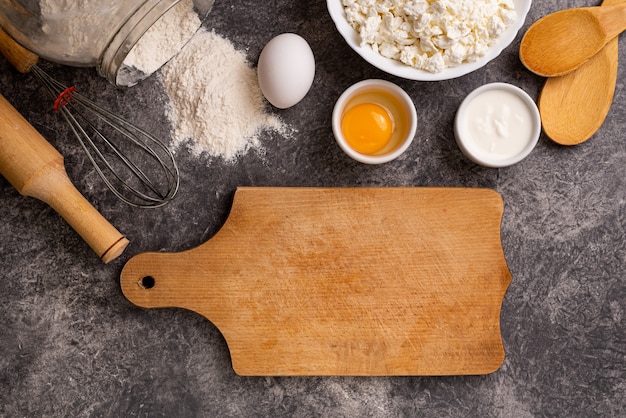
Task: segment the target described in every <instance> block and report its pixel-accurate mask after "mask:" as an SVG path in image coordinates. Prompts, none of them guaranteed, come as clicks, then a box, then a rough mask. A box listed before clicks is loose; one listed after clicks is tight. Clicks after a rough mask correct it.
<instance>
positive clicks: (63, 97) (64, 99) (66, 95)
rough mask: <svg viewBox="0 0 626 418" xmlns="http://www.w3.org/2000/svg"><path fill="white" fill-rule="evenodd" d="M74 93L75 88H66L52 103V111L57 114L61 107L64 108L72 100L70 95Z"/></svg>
mask: <svg viewBox="0 0 626 418" xmlns="http://www.w3.org/2000/svg"><path fill="white" fill-rule="evenodd" d="M75 92H76V87H74V86H72V87H68V88H66V89H65V90H63V91H62V92H61V93H59V95H58V96H57V98H56V100H55V101H54V106H52V107H53V108H54V110H55V111H57V112H58V111H59V110H61V108H62V107H63V106H65V105H66V104H68V103H69V102H70V100H72V94H74V93H75Z"/></svg>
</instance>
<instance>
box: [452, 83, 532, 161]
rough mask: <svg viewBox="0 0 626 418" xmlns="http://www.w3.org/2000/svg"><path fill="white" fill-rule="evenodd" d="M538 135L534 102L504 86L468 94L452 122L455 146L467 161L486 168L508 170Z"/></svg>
mask: <svg viewBox="0 0 626 418" xmlns="http://www.w3.org/2000/svg"><path fill="white" fill-rule="evenodd" d="M540 134H541V116H540V115H539V109H538V108H537V105H536V104H535V102H534V101H533V99H532V98H531V97H530V96H529V95H528V94H527V93H526V92H525V91H524V90H522V89H520V88H519V87H516V86H514V85H512V84H507V83H491V84H486V85H484V86H481V87H479V88H477V89H476V90H474V91H473V92H471V93H470V94H469V95H468V96H467V97H466V98H465V99H464V100H463V102H462V103H461V106H459V109H458V111H457V113H456V117H455V119H454V136H455V138H456V142H457V145H458V146H459V148H460V149H461V151H462V152H463V154H465V156H466V157H467V158H469V159H470V160H471V161H473V162H474V163H476V164H479V165H482V166H485V167H493V168H499V167H507V166H510V165H513V164H516V163H518V162H520V161H521V160H523V159H524V158H526V157H527V156H528V154H530V153H531V152H532V150H533V149H534V148H535V146H536V145H537V141H538V140H539V135H540Z"/></svg>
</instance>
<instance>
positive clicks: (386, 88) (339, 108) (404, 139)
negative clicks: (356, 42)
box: [332, 79, 417, 164]
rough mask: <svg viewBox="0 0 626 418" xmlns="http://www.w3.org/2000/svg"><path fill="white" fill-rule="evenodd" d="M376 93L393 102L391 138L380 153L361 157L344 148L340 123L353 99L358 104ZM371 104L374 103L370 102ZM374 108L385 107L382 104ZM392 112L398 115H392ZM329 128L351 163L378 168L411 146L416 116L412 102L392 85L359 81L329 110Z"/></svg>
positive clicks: (383, 82)
mask: <svg viewBox="0 0 626 418" xmlns="http://www.w3.org/2000/svg"><path fill="white" fill-rule="evenodd" d="M377 92H378V93H380V92H382V93H383V94H386V95H389V96H391V97H392V98H393V100H394V101H395V104H396V105H394V106H393V107H395V110H393V111H391V112H390V113H391V114H392V117H393V119H394V125H395V128H394V137H393V138H392V140H391V141H390V143H389V144H388V146H386V147H385V148H384V149H382V150H381V151H379V152H377V153H374V154H362V153H359V152H357V151H355V150H354V149H352V148H351V147H350V145H348V143H347V141H346V138H345V137H344V135H343V132H342V130H341V121H342V118H343V115H344V113H345V111H346V110H347V106H349V105H350V104H351V102H352V101H353V100H355V98H357V99H356V100H358V98H359V97H363V95H370V94H373V93H377ZM368 101H369V100H368ZM372 102H374V100H372ZM378 104H382V105H383V106H385V107H387V106H386V105H385V104H384V103H378ZM395 112H398V113H399V114H398V115H394V113H395ZM332 128H333V134H334V136H335V140H336V141H337V144H338V145H339V147H340V148H341V149H342V150H343V151H344V152H345V153H346V154H348V155H349V156H350V157H352V158H353V159H354V160H356V161H359V162H362V163H365V164H382V163H386V162H389V161H391V160H394V159H396V158H398V157H399V156H400V155H401V154H402V153H403V152H405V151H406V150H407V148H408V147H409V146H410V145H411V143H412V142H413V138H414V137H415V132H416V131H417V112H416V111H415V105H414V104H413V100H411V98H410V97H409V95H408V94H407V93H406V92H405V91H404V90H402V88H400V87H399V86H397V85H396V84H393V83H391V82H389V81H386V80H376V79H372V80H363V81H360V82H358V83H356V84H353V85H352V86H350V87H349V88H348V89H347V90H346V91H344V92H343V94H342V95H341V96H340V97H339V99H337V102H336V103H335V107H334V109H333V115H332Z"/></svg>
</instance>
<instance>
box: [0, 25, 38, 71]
mask: <svg viewBox="0 0 626 418" xmlns="http://www.w3.org/2000/svg"><path fill="white" fill-rule="evenodd" d="M0 52H2V55H4V56H5V58H6V59H7V60H9V62H10V63H11V65H13V66H14V67H15V69H16V70H17V71H19V72H21V73H27V72H29V71H30V69H31V67H32V66H33V65H37V63H38V62H39V57H38V56H37V55H35V54H34V53H32V52H30V51H29V50H28V49H26V48H24V47H23V46H22V45H20V44H18V43H17V42H16V41H15V40H14V39H13V38H11V37H10V36H9V35H8V34H7V33H6V32H5V31H4V30H2V28H0Z"/></svg>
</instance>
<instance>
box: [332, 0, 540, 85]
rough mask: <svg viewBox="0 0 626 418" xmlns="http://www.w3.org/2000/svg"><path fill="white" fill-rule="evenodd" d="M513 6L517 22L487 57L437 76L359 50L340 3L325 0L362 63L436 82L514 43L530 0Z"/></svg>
mask: <svg viewBox="0 0 626 418" xmlns="http://www.w3.org/2000/svg"><path fill="white" fill-rule="evenodd" d="M513 3H514V4H515V10H516V12H517V20H516V21H515V22H513V23H512V24H511V25H510V26H509V27H508V28H507V29H506V31H504V33H503V34H502V36H500V38H499V39H498V40H497V42H496V43H495V44H494V45H492V46H491V48H489V52H487V54H486V55H484V56H483V57H481V58H480V59H478V60H477V61H475V62H468V63H466V64H462V65H460V66H458V67H454V68H446V69H444V70H443V71H441V72H439V73H430V72H428V71H424V70H419V69H417V68H413V67H410V66H408V65H405V64H403V63H401V62H399V61H396V60H393V59H390V58H385V57H383V56H382V55H380V54H379V53H378V52H376V51H374V50H373V49H372V48H370V47H369V46H365V47H362V46H361V37H360V36H359V34H358V33H357V32H356V31H355V30H354V29H353V28H352V26H350V24H349V23H348V20H347V18H346V12H345V10H344V6H343V4H342V1H341V0H327V1H326V6H327V8H328V13H329V14H330V17H331V18H332V20H333V22H334V23H335V26H336V27H337V30H338V31H339V33H340V34H341V36H343V38H344V39H345V41H346V42H347V44H348V45H350V47H351V48H352V49H353V50H355V51H356V52H357V53H358V54H359V55H360V56H361V57H363V59H365V61H367V62H369V63H370V64H372V65H373V66H374V67H376V68H378V69H380V70H383V71H385V72H387V73H389V74H393V75H395V76H398V77H403V78H406V79H409V80H419V81H439V80H449V79H452V78H456V77H460V76H463V75H465V74H468V73H471V72H472V71H475V70H478V69H479V68H481V67H483V66H485V65H486V64H487V63H488V62H489V61H491V60H493V59H494V58H496V57H497V56H498V55H500V53H501V52H502V51H503V50H504V49H505V48H506V47H508V46H509V45H510V44H511V42H513V40H514V39H515V37H516V36H517V32H518V31H519V30H520V29H521V28H522V26H523V25H524V21H525V20H526V15H527V14H528V11H529V10H530V5H531V3H532V1H531V0H513Z"/></svg>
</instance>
